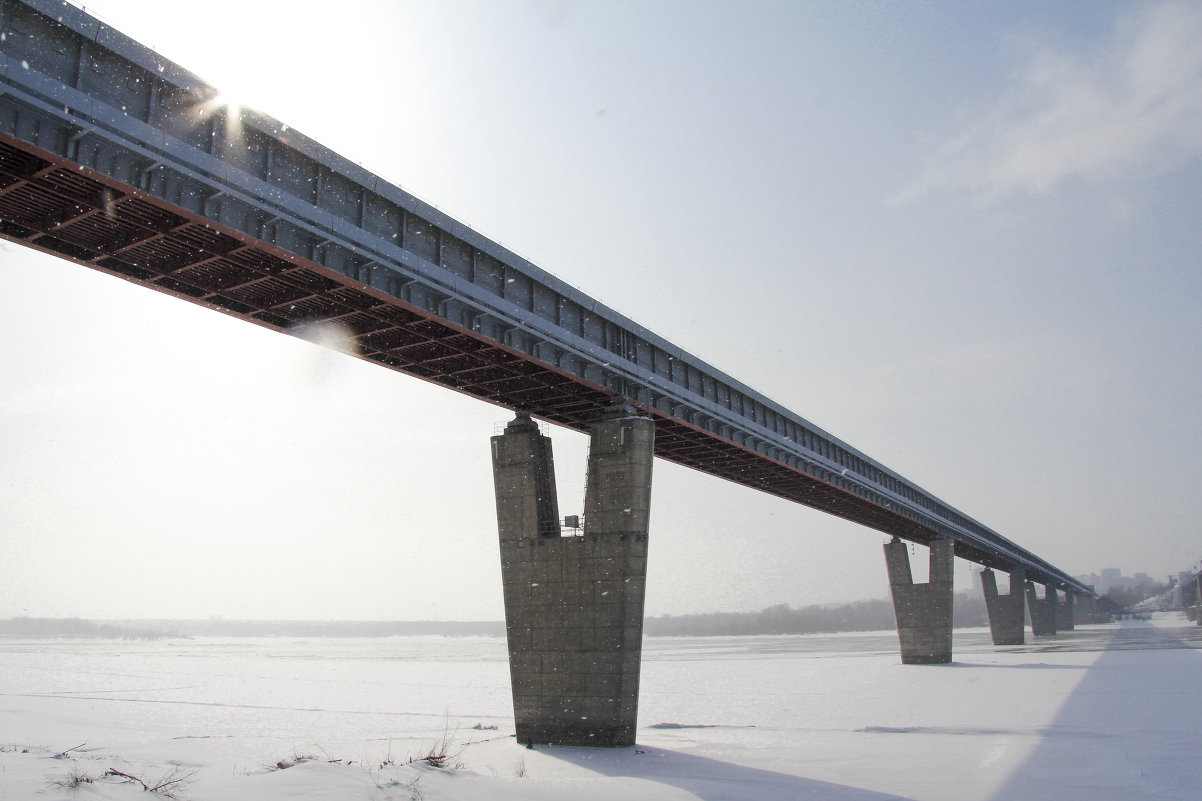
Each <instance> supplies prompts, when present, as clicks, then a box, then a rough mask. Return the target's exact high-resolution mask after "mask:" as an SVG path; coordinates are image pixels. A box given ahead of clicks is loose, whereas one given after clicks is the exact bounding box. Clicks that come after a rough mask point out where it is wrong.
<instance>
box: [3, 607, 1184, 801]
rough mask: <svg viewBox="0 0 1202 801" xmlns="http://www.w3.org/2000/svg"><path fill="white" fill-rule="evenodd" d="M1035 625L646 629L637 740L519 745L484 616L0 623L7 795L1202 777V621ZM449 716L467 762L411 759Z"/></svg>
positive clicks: (448, 791)
mask: <svg viewBox="0 0 1202 801" xmlns="http://www.w3.org/2000/svg"><path fill="white" fill-rule="evenodd" d="M1029 639H1031V640H1032V642H1031V644H1029V645H1027V646H1019V647H1006V648H995V647H994V646H993V645H992V644H990V643H989V636H988V632H987V631H975V630H968V631H958V632H957V633H956V644H955V647H956V662H955V663H954V664H952V665H950V666H903V665H901V664H900V662H899V660H898V656H897V640H896V635H895V634H893V633H892V632H884V633H869V634H842V635H823V636H780V637H707V638H649V639H648V640H647V641H646V644H645V646H644V663H643V690H642V699H641V704H640V714H639V720H640V731H639V743H640V745H639V747H638V748H636V749H624V750H619V751H594V750H587V749H567V748H539V749H536V750H534V751H528V750H526V749H523V748H520V747H519V746H517V745H516V744H515V743H514V741H513V739H512V737H511V736H510V735H512V732H513V718H512V709H511V707H510V695H509V675H508V667H507V664H506V659H505V644H504V640H502V639H499V638H490V637H474V638H473V637H468V638H442V637H391V638H375V639H368V638H363V639H336V638H305V639H302V638H287V637H281V638H199V639H169V640H157V641H139V640H130V641H123V640H83V639H12V638H0V747H2V748H3V750H4V753H0V766H2V767H3V772H2V773H0V799H9V798H12V799H18V798H21V799H24V798H27V797H29V798H32V797H34V796H32V795H25V794H24V793H31V792H35V791H36V792H37V793H39V795H38V796H37V797H39V798H45V797H51V798H53V797H57V796H55V795H54V793H55V792H60V791H61V797H63V798H85V797H92V798H114V799H121V798H131V799H132V798H135V797H142V798H144V797H145V796H138V795H136V794H135V793H134V790H137V791H138V792H139V793H140V792H141V788H140V787H133V786H130V785H129V784H128V783H126V784H121V783H118V782H117V781H115V780H113V779H112V778H111V777H110V778H109V779H104V778H103V777H102V774H103V773H104V772H105V770H106V769H109V767H108V766H111V765H113V764H119V765H123V766H126V767H127V768H130V769H128V770H123V772H127V773H136V771H138V770H140V771H143V772H149V773H155V772H160V773H161V772H163V771H164V770H166V769H167V768H168V767H170V766H172V765H181V766H186V768H187V769H188V770H189V771H192V772H193V774H194V775H193V782H192V785H191V787H190V788H189V789H188V791H187V795H186V797H188V798H192V799H222V800H223V801H241V799H243V798H247V799H249V798H254V799H275V798H281V799H283V798H314V799H341V798H376V799H394V798H395V799H402V798H405V799H407V798H413V797H416V796H417V795H419V794H420V795H421V796H422V797H424V799H426V801H436V800H437V799H440V798H448V799H450V798H456V799H469V800H471V799H476V798H480V799H485V798H489V799H508V798H544V797H546V798H562V797H564V795H565V792H566V790H565V788H567V787H570V788H571V790H570V794H571V795H572V796H573V801H586V800H587V799H593V798H597V799H602V798H614V797H619V796H620V797H622V798H623V799H624V801H638V799H643V798H647V799H673V798H682V799H688V798H699V799H705V801H720V799H744V798H746V799H769V800H770V801H771V800H772V799H793V798H807V797H813V798H824V799H836V800H838V799H884V798H907V799H947V800H948V801H953V800H954V801H972V800H973V799H1010V798H1015V799H1019V798H1022V799H1040V798H1049V799H1051V798H1055V799H1057V800H1058V801H1068V800H1071V799H1127V798H1130V799H1136V798H1139V799H1145V798H1165V799H1168V798H1173V799H1181V798H1189V797H1202V789H1196V788H1202V782H1195V775H1196V768H1195V767H1194V762H1195V760H1194V758H1193V757H1194V751H1195V749H1194V748H1193V746H1192V743H1193V742H1194V740H1195V739H1196V734H1195V733H1196V730H1197V722H1196V718H1197V712H1198V710H1199V709H1202V703H1200V702H1202V689H1200V687H1202V683H1200V682H1199V681H1198V676H1199V675H1202V652H1200V651H1199V650H1198V649H1199V648H1202V635H1200V633H1199V630H1198V629H1197V628H1196V627H1194V626H1191V625H1189V624H1188V623H1187V621H1185V619H1184V618H1183V617H1180V616H1174V615H1163V616H1161V617H1160V618H1158V619H1156V620H1154V621H1151V622H1132V623H1125V624H1112V625H1107V626H1091V627H1082V628H1080V629H1079V630H1078V631H1076V632H1070V633H1067V634H1063V635H1061V636H1059V637H1056V638H1040V639H1039V640H1034V639H1033V638H1029ZM445 734H449V736H450V737H451V738H452V739H453V740H454V741H455V747H454V750H455V751H456V752H459V755H458V756H457V757H456V761H457V762H458V763H461V764H462V767H461V769H459V770H457V771H453V772H446V771H434V770H430V769H426V768H424V767H422V766H420V765H419V766H418V767H417V768H415V767H412V766H410V767H404V765H403V763H404V762H405V761H406V760H408V759H409V758H411V757H415V756H420V755H422V754H424V753H426V752H427V751H428V750H429V748H430V746H431V744H432V743H434V742H435V741H436V740H438V739H439V738H441V737H443V736H444V735H445ZM80 744H84V745H82V746H81V747H80V748H79V749H77V750H73V751H71V752H69V753H68V754H67V755H66V757H63V758H60V759H57V760H56V759H53V757H54V756H55V754H56V753H60V752H62V751H63V750H65V749H69V748H72V747H73V746H78V745H80ZM295 756H314V757H320V759H315V760H311V761H309V762H305V763H302V764H301V765H298V766H296V767H292V768H289V769H288V770H281V771H275V772H272V771H268V770H267V768H266V766H268V765H273V764H275V763H277V762H279V761H281V760H285V761H294V760H292V759H291V758H292V757H295ZM329 760H340V761H335V762H330V761H329ZM387 761H391V762H393V763H396V764H394V765H392V766H386V769H385V770H383V771H381V769H380V765H381V764H382V763H384V762H387ZM348 762H350V763H353V764H350V765H348V764H347V763H348ZM69 769H72V770H79V771H82V772H83V773H85V774H87V775H90V776H92V777H93V778H95V779H96V781H94V782H88V783H84V786H81V787H79V788H76V789H74V790H66V789H61V788H60V789H55V788H56V785H55V783H54V781H52V779H54V778H55V777H61V776H63V775H66V771H68V770H69ZM118 769H120V768H118ZM419 769H420V770H419ZM89 771H90V773H89ZM415 771H418V772H415ZM422 771H424V772H422ZM48 781H49V785H48ZM415 781H416V784H414V782H415ZM390 782H393V783H391V784H390ZM298 788H299V789H298ZM347 788H357V789H354V790H353V792H351V791H349V790H348V789H347ZM81 792H86V793H91V795H90V796H87V795H79V793H81ZM348 792H351V794H350V795H348V794H347V793H348ZM47 793H49V795H47Z"/></svg>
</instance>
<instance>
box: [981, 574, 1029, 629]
mask: <svg viewBox="0 0 1202 801" xmlns="http://www.w3.org/2000/svg"><path fill="white" fill-rule="evenodd" d="M1025 580H1026V573H1025V571H1024V570H1023V569H1022V568H1021V567H1018V568H1015V569H1014V570H1011V571H1010V594H1009V595H999V594H998V591H997V577H996V576H995V575H994V573H993V571H992V570H985V571H983V572H982V573H981V586H982V587H983V588H984V590H985V610H986V611H987V612H988V613H989V633H990V634H991V635H993V644H994V645H1022V644H1023V643H1025V642H1026V636H1025V631H1024V628H1023V623H1024V618H1025V617H1026V608H1027V604H1026V599H1025V598H1024V596H1023V584H1024V583H1025Z"/></svg>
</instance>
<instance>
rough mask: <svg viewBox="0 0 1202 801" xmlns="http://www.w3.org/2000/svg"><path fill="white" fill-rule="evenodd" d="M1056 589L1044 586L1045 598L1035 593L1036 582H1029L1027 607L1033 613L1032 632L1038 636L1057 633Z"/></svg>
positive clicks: (1048, 635)
mask: <svg viewBox="0 0 1202 801" xmlns="http://www.w3.org/2000/svg"><path fill="white" fill-rule="evenodd" d="M1057 605H1058V604H1057V603H1056V590H1055V588H1054V587H1044V595H1043V598H1040V597H1039V596H1037V595H1036V594H1035V583H1034V582H1032V581H1028V582H1027V609H1028V610H1029V611H1030V613H1031V633H1032V634H1034V635H1035V636H1036V637H1051V636H1054V635H1055V634H1056V617H1057V615H1056V607H1057Z"/></svg>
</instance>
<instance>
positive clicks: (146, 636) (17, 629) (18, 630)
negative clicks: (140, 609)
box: [0, 617, 174, 640]
mask: <svg viewBox="0 0 1202 801" xmlns="http://www.w3.org/2000/svg"><path fill="white" fill-rule="evenodd" d="M0 636H5V637H97V638H103V639H113V640H153V639H158V638H160V637H169V636H174V635H172V634H169V633H167V632H165V631H160V630H156V629H154V628H139V627H135V626H128V625H124V624H120V623H95V622H93V621H91V620H81V619H80V618H77V617H53V618H52V617H14V618H10V619H9V620H0Z"/></svg>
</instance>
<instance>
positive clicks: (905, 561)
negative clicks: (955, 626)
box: [885, 537, 955, 665]
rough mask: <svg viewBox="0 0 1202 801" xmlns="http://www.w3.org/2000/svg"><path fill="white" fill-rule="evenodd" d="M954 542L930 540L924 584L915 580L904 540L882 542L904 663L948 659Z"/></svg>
mask: <svg viewBox="0 0 1202 801" xmlns="http://www.w3.org/2000/svg"><path fill="white" fill-rule="evenodd" d="M954 547H955V543H954V542H953V541H952V540H949V539H938V540H934V541H932V542H931V545H930V548H931V569H930V576H929V581H928V582H927V583H926V584H915V583H914V577H913V574H912V573H911V572H910V553H909V551H908V550H907V545H906V543H904V542H902V541H901V540H900V539H898V538H896V537H894V538H893V541H892V542H889V543H886V544H885V565H886V567H887V568H888V570H889V588H890V590H892V592H893V614H894V616H895V617H896V618H897V638H898V640H899V641H900V643H901V660H902V664H904V665H932V664H944V663H947V662H951V661H952V563H953V560H954Z"/></svg>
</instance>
